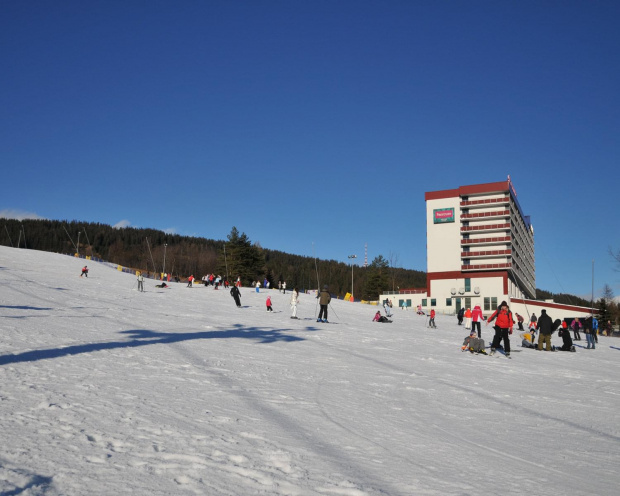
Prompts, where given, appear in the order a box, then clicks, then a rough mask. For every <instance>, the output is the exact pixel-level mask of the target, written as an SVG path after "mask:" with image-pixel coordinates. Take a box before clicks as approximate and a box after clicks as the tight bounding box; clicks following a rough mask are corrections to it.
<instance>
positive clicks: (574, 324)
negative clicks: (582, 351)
mask: <svg viewBox="0 0 620 496" xmlns="http://www.w3.org/2000/svg"><path fill="white" fill-rule="evenodd" d="M570 326H571V327H572V328H573V334H574V335H575V336H574V337H575V341H581V334H579V329H580V328H581V327H582V326H581V321H580V320H579V317H577V318H576V319H575V320H573V322H572V323H571V325H570Z"/></svg>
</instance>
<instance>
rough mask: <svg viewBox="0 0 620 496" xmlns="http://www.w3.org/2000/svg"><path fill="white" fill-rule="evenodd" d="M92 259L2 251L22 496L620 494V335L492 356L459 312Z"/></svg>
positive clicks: (9, 425)
mask: <svg viewBox="0 0 620 496" xmlns="http://www.w3.org/2000/svg"><path fill="white" fill-rule="evenodd" d="M87 263H88V265H89V268H90V272H89V274H88V278H81V277H80V269H81V267H82V266H83V265H84V260H79V259H74V258H72V257H68V256H64V255H57V254H52V253H44V252H37V251H32V250H24V249H13V248H7V247H0V278H1V284H0V322H1V328H0V432H1V433H2V438H1V442H0V450H1V451H0V494H2V495H6V496H8V495H46V496H57V495H58V496H60V495H71V496H72V495H122V494H128V495H129V494H132V495H215V496H219V495H229V496H248V495H300V496H301V495H327V496H375V495H389V496H401V495H478V494H479V495H489V494H498V495H507V494H508V495H510V494H514V495H518V494H519V495H520V494H528V495H591V494H596V495H615V494H618V491H619V489H618V488H619V487H620V427H619V426H618V422H617V418H616V416H617V415H618V413H619V412H620V339H614V338H607V337H600V338H599V345H598V347H597V349H596V350H594V351H592V350H585V349H583V348H582V347H579V346H578V347H577V352H576V353H566V352H556V353H546V352H538V351H534V350H529V349H523V348H521V347H520V344H519V343H520V340H519V338H518V336H516V334H515V335H513V336H512V345H513V348H514V351H513V353H512V355H513V358H512V359H511V360H508V359H506V358H505V357H504V356H503V355H499V356H493V357H490V356H483V355H472V354H470V353H467V352H465V353H463V352H461V349H460V346H461V344H462V341H463V338H464V337H465V334H466V333H465V330H464V329H463V328H462V327H460V326H457V325H456V319H455V318H452V317H450V318H449V317H442V316H438V317H437V319H436V320H437V325H438V327H439V328H438V329H427V328H426V327H425V319H424V318H423V317H420V316H417V315H416V314H415V313H414V312H406V311H402V310H395V312H394V318H393V320H394V322H393V323H391V324H381V323H373V322H371V320H372V318H373V316H374V313H375V311H376V307H372V306H366V305H362V304H359V303H350V302H344V301H338V300H335V301H332V304H331V307H330V309H329V311H330V313H329V320H330V323H329V324H320V323H317V322H316V321H315V315H316V312H317V305H316V299H314V298H313V297H311V296H308V295H301V297H300V303H299V306H298V316H299V317H300V319H299V320H293V319H291V318H290V307H289V299H290V295H289V294H287V295H282V294H281V293H279V292H278V291H277V290H271V291H270V294H271V296H272V300H273V307H274V312H273V313H268V312H267V311H266V308H265V298H266V293H265V292H264V291H261V293H258V294H257V293H256V292H255V291H254V290H252V289H250V288H242V297H241V302H242V305H243V307H242V308H237V307H236V306H235V304H234V301H233V299H232V298H231V296H230V294H229V293H228V292H227V291H222V290H220V291H214V290H213V289H212V288H203V287H202V286H196V287H194V288H187V287H186V285H185V284H175V283H172V284H171V288H170V289H164V290H160V289H156V288H155V287H154V286H155V282H153V281H152V280H146V281H145V290H146V291H145V292H144V293H139V292H138V291H137V284H136V279H135V276H133V275H131V274H126V273H122V272H119V271H117V270H114V269H112V268H109V267H106V266H104V265H102V264H97V263H95V262H87ZM321 282H323V280H322V281H321ZM324 282H327V283H328V282H329V281H324ZM550 314H551V317H555V316H554V315H553V312H550ZM491 335H492V329H491V327H490V326H489V327H486V328H485V327H483V338H485V340H487V344H488V339H489V338H490V337H491ZM553 341H554V344H556V345H557V344H560V343H559V342H560V341H561V340H560V339H559V338H558V337H557V336H556V335H554V336H553ZM580 343H584V342H577V343H576V344H578V345H579V344H580Z"/></svg>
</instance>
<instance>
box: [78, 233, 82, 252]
mask: <svg viewBox="0 0 620 496" xmlns="http://www.w3.org/2000/svg"><path fill="white" fill-rule="evenodd" d="M80 234H82V232H81V231H78V244H77V254H78V255H79V254H80Z"/></svg>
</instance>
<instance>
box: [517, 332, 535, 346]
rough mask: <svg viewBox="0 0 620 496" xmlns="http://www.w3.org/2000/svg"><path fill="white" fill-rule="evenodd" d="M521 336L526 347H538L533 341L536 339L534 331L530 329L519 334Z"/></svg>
mask: <svg viewBox="0 0 620 496" xmlns="http://www.w3.org/2000/svg"><path fill="white" fill-rule="evenodd" d="M519 336H520V337H521V339H522V341H521V346H523V347H524V348H533V349H536V345H535V344H534V343H533V340H534V331H532V330H528V331H525V332H522V333H521V334H519Z"/></svg>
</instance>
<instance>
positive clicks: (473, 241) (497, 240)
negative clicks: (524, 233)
mask: <svg viewBox="0 0 620 496" xmlns="http://www.w3.org/2000/svg"><path fill="white" fill-rule="evenodd" d="M511 241H512V238H511V237H510V236H493V237H491V238H462V239H461V244H462V245H467V246H470V245H501V244H505V243H510V242H511Z"/></svg>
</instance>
